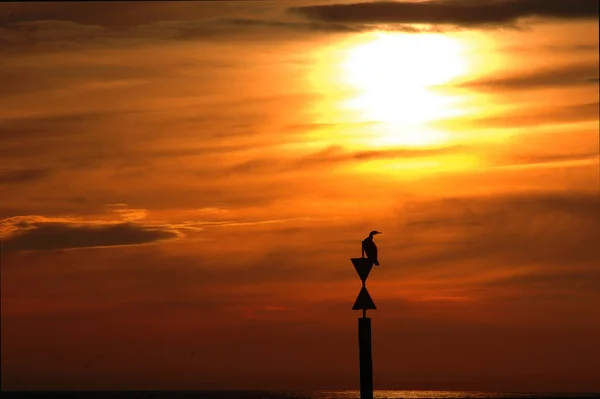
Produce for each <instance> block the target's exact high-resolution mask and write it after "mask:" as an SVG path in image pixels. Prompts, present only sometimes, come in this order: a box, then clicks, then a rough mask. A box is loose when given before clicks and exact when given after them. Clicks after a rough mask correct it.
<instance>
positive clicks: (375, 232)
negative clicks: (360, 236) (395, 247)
mask: <svg viewBox="0 0 600 399" xmlns="http://www.w3.org/2000/svg"><path fill="white" fill-rule="evenodd" d="M375 234H381V231H375V230H373V231H372V232H370V233H369V237H373V236H374V235H375Z"/></svg>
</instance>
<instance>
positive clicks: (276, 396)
mask: <svg viewBox="0 0 600 399" xmlns="http://www.w3.org/2000/svg"><path fill="white" fill-rule="evenodd" d="M1 396H2V399H11V398H15V399H17V398H18V399H24V398H33V399H36V398H37V399H47V398H64V399H360V392H359V391H352V390H347V391H305V392H303V391H2V394H1ZM374 398H376V399H396V398H538V399H540V398H600V392H598V393H564V392H560V393H552V392H544V393H536V392H483V391H395V390H379V391H375V392H374Z"/></svg>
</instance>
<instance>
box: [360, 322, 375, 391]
mask: <svg viewBox="0 0 600 399" xmlns="http://www.w3.org/2000/svg"><path fill="white" fill-rule="evenodd" d="M365 314H366V311H365V310H363V317H361V318H359V319H358V350H359V360H360V398H361V399H373V359H372V357H371V319H370V318H369V317H365Z"/></svg>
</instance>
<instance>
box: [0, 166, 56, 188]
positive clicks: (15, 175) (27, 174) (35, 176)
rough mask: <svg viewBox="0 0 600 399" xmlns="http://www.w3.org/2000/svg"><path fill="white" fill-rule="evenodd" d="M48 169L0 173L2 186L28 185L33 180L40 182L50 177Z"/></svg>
mask: <svg viewBox="0 0 600 399" xmlns="http://www.w3.org/2000/svg"><path fill="white" fill-rule="evenodd" d="M48 174H49V172H48V170H46V169H21V170H9V171H0V184H11V183H26V182H30V181H33V180H40V179H43V178H44V177H46V176H48Z"/></svg>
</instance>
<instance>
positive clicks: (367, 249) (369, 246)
mask: <svg viewBox="0 0 600 399" xmlns="http://www.w3.org/2000/svg"><path fill="white" fill-rule="evenodd" d="M375 234H381V231H372V232H370V233H369V236H368V237H367V238H365V239H364V240H363V242H362V257H363V258H364V257H365V254H366V255H367V259H369V260H370V261H371V262H373V264H374V265H375V266H379V261H378V260H377V245H375V242H374V241H373V236H374V235H375Z"/></svg>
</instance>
